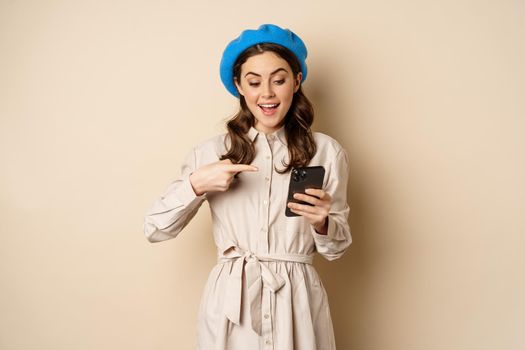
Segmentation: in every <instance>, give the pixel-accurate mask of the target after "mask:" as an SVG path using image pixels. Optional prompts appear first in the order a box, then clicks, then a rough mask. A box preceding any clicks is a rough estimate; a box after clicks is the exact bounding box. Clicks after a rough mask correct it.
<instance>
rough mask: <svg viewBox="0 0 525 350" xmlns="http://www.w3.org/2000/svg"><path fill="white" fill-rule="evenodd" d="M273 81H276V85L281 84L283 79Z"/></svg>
mask: <svg viewBox="0 0 525 350" xmlns="http://www.w3.org/2000/svg"><path fill="white" fill-rule="evenodd" d="M275 83H276V84H277V85H282V84H284V79H281V80H276V81H275Z"/></svg>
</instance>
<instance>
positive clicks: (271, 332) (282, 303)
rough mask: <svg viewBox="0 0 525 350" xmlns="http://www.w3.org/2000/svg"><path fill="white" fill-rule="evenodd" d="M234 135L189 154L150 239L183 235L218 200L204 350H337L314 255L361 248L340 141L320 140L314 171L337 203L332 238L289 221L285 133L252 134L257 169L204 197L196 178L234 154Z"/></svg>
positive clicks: (150, 214)
mask: <svg viewBox="0 0 525 350" xmlns="http://www.w3.org/2000/svg"><path fill="white" fill-rule="evenodd" d="M226 135H227V134H226V133H224V134H221V135H218V136H215V137H213V138H211V139H208V140H206V141H203V142H201V143H200V144H199V145H197V146H196V147H194V148H193V149H192V150H191V152H189V153H188V155H187V157H186V159H185V161H184V163H183V165H182V169H181V176H180V177H179V178H178V179H177V180H175V181H173V182H172V183H171V184H170V185H169V186H168V187H167V188H166V190H165V193H164V194H163V195H162V196H161V197H160V198H158V199H157V200H156V201H154V203H153V205H152V206H151V207H150V209H149V210H148V211H147V213H146V216H145V221H144V227H143V228H144V234H145V235H146V238H147V239H148V240H149V241H150V242H160V241H165V240H168V239H171V238H174V237H176V236H177V235H178V234H179V233H180V232H181V231H182V229H183V228H184V227H185V226H186V225H187V224H188V222H189V221H190V220H191V219H192V218H193V217H194V215H195V214H196V212H197V210H198V209H199V207H200V206H201V204H202V203H203V202H204V201H205V200H207V201H208V203H209V207H210V211H211V215H212V221H213V224H212V226H213V237H214V240H215V243H216V245H217V248H218V250H217V253H218V263H217V265H216V266H215V267H214V268H213V269H212V270H211V273H210V275H209V278H208V281H207V283H206V286H205V288H204V293H203V295H202V299H201V304H200V309H199V314H198V325H197V348H198V349H201V350H253V349H265V350H269V349H275V350H331V349H335V340H334V333H333V327H332V320H331V317H330V310H329V306H328V299H327V295H326V292H325V289H324V287H323V284H322V283H321V280H320V279H319V276H318V274H317V272H316V270H315V269H314V267H313V266H312V265H311V262H312V257H313V254H314V253H315V252H318V253H320V254H321V255H322V256H324V257H325V258H326V259H328V260H333V259H336V258H339V257H340V256H341V255H342V254H343V253H344V251H345V250H346V249H347V248H348V246H349V245H350V243H351V241H352V238H351V235H350V228H349V225H348V215H349V211H350V209H349V206H348V204H347V200H346V193H347V181H348V158H347V154H346V152H345V150H344V149H343V148H342V147H341V145H340V144H339V143H338V142H337V141H336V140H334V139H333V138H331V137H329V136H327V135H325V134H323V133H319V132H314V133H313V135H314V138H315V141H316V143H317V153H316V155H315V156H314V158H313V159H312V160H311V162H310V164H309V165H310V166H314V165H322V166H324V168H325V178H324V184H323V189H324V190H325V191H326V192H328V193H329V194H330V196H331V197H332V207H331V210H330V215H329V220H328V234H327V235H320V234H318V233H317V232H316V231H315V230H314V229H313V226H312V225H311V224H309V223H308V221H307V220H306V219H305V218H303V217H301V216H297V217H287V216H285V208H286V200H287V192H288V185H289V181H290V172H287V173H285V174H282V175H281V174H278V173H277V172H276V171H275V170H274V165H275V166H277V167H278V169H282V168H283V166H282V163H281V160H282V159H284V160H285V161H286V162H287V161H288V160H289V158H288V151H287V143H286V137H285V132H284V127H281V128H280V129H279V130H277V131H275V132H273V133H272V134H268V135H266V134H264V133H262V132H259V131H257V130H256V129H255V128H253V127H252V128H251V129H250V130H249V132H248V136H249V138H250V139H251V140H253V141H254V143H255V149H256V156H255V159H254V160H253V162H252V164H253V165H255V166H257V167H258V168H259V171H258V172H242V173H239V174H238V176H237V178H235V179H234V180H233V182H232V183H231V185H230V188H229V189H228V190H227V191H225V192H209V193H207V194H203V195H201V196H197V195H196V194H195V192H194V191H193V188H192V186H191V183H190V181H189V175H190V174H191V173H192V172H193V171H194V170H195V169H197V168H199V167H201V166H203V165H206V164H209V163H212V162H216V161H218V160H219V157H220V156H221V155H223V154H225V153H226V149H227V148H226V147H227V145H229V138H228V137H226ZM225 143H226V144H225Z"/></svg>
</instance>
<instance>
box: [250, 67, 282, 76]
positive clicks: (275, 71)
mask: <svg viewBox="0 0 525 350" xmlns="http://www.w3.org/2000/svg"><path fill="white" fill-rule="evenodd" d="M282 70H283V71H285V72H286V73H288V71H287V70H286V69H284V68H282V67H281V68H277V69H276V70H274V71H273V72H271V73H270V75H274V74H275V73H277V72H279V71H282ZM248 74H253V75H256V76H258V77H260V76H261V75H260V74H257V73H254V72H248V73H246V74H245V75H244V76H245V77H246V76H247V75H248Z"/></svg>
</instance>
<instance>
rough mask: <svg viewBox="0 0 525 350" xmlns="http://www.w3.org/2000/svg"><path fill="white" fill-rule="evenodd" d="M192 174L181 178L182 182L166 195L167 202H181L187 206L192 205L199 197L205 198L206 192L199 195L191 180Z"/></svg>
mask: <svg viewBox="0 0 525 350" xmlns="http://www.w3.org/2000/svg"><path fill="white" fill-rule="evenodd" d="M190 175H191V174H189V175H188V176H185V177H183V178H182V179H181V184H180V186H178V187H177V188H176V189H175V190H174V191H173V192H172V193H170V194H168V195H167V196H166V197H164V201H165V202H166V203H171V202H174V203H181V204H182V205H184V206H185V207H187V206H188V205H190V204H191V203H192V202H193V201H195V200H197V199H199V200H200V199H205V198H206V193H204V194H202V195H200V196H197V194H196V193H195V191H194V190H193V187H192V186H191V182H190Z"/></svg>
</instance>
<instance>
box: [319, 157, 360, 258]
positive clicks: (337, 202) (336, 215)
mask: <svg viewBox="0 0 525 350" xmlns="http://www.w3.org/2000/svg"><path fill="white" fill-rule="evenodd" d="M348 174H349V168H348V156H347V154H346V151H345V150H344V149H343V148H341V149H340V150H339V151H338V153H337V155H336V157H335V159H334V161H333V162H332V164H331V165H330V173H329V179H328V182H327V185H326V188H325V191H326V192H327V193H328V194H329V195H330V196H331V197H332V206H331V208H330V213H329V215H328V232H327V234H326V235H321V234H319V233H317V232H316V231H315V229H314V228H313V226H312V225H310V229H311V232H312V235H313V237H314V241H315V246H316V249H317V252H319V254H321V255H322V256H324V257H325V258H326V259H327V260H334V259H337V258H339V257H341V256H342V255H343V253H344V252H345V251H346V249H347V248H348V246H350V244H351V243H352V236H351V234H350V226H349V225H348V215H349V213H350V207H349V206H348V203H347V199H346V192H347V186H348Z"/></svg>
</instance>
